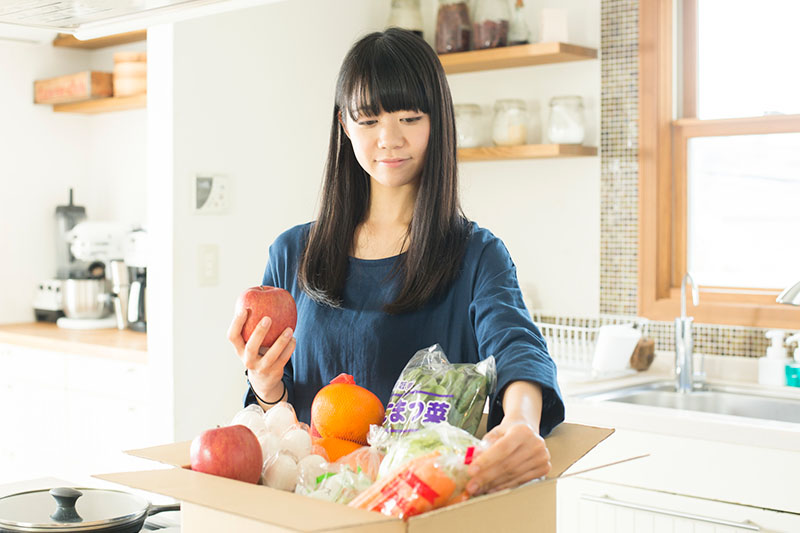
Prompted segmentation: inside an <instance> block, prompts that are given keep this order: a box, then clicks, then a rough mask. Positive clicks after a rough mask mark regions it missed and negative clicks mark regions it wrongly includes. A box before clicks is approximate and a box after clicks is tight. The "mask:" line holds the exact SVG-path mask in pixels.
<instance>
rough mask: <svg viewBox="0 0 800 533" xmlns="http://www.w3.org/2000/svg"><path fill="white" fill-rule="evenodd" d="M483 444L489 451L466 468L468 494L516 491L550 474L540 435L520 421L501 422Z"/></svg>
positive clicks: (547, 457) (489, 433) (545, 449)
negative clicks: (469, 478) (470, 477)
mask: <svg viewBox="0 0 800 533" xmlns="http://www.w3.org/2000/svg"><path fill="white" fill-rule="evenodd" d="M483 440H485V441H488V442H489V443H490V445H489V447H488V448H487V449H486V450H485V451H483V453H480V454H478V455H477V456H476V458H475V460H474V461H473V463H472V464H471V465H470V467H469V470H468V472H469V474H470V475H471V476H472V479H471V480H470V482H469V483H468V484H467V491H468V492H469V493H470V494H472V495H476V494H483V493H487V492H495V491H498V490H503V489H508V488H512V487H516V486H518V485H520V484H522V483H525V482H527V481H530V480H532V479H537V478H540V477H542V476H545V475H547V473H548V472H550V452H549V451H548V450H547V445H546V444H545V442H544V439H543V438H542V437H541V436H540V435H539V432H538V431H537V430H536V429H534V428H533V427H532V426H531V425H530V424H527V423H526V422H525V421H523V420H509V419H508V418H504V419H503V421H502V422H501V423H500V424H499V425H498V426H497V427H495V428H494V429H492V430H491V431H490V432H488V433H487V434H486V435H485V436H484V438H483Z"/></svg>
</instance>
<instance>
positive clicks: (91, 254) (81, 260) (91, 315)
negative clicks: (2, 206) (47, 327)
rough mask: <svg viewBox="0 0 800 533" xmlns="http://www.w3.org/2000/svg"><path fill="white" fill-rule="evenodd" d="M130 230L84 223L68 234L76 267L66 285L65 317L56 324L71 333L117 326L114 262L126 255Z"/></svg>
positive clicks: (105, 224) (115, 224)
mask: <svg viewBox="0 0 800 533" xmlns="http://www.w3.org/2000/svg"><path fill="white" fill-rule="evenodd" d="M126 231H127V229H126V227H125V226H124V225H123V224H120V223H117V222H96V221H86V222H80V223H78V224H76V225H75V227H74V228H72V229H71V230H69V231H68V232H67V234H66V240H67V242H68V243H69V245H70V248H69V249H70V252H71V253H72V255H73V256H74V257H75V259H76V260H77V261H78V263H76V265H78V264H80V265H81V268H78V267H77V266H74V267H73V268H72V269H71V272H70V277H69V279H66V280H64V282H63V290H62V294H63V305H64V313H65V315H66V316H65V317H62V318H59V319H58V320H57V321H56V324H57V325H58V326H59V327H62V328H68V329H101V328H113V327H115V326H116V325H117V320H116V317H115V316H110V315H111V313H112V305H111V302H112V299H111V290H112V287H111V282H110V280H109V279H108V277H109V276H108V275H107V271H109V272H110V270H111V268H110V265H111V262H112V261H114V260H121V259H122V256H123V254H124V248H123V246H124V242H125V234H126Z"/></svg>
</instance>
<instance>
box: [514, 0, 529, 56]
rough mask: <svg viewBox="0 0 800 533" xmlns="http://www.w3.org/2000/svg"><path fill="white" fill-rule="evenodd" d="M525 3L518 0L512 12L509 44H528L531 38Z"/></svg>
mask: <svg viewBox="0 0 800 533" xmlns="http://www.w3.org/2000/svg"><path fill="white" fill-rule="evenodd" d="M524 8H525V4H523V2H522V0H517V3H516V4H515V5H514V10H513V11H512V13H511V22H510V23H509V25H508V46H516V45H518V44H528V43H529V42H530V40H531V30H530V28H529V27H528V23H527V22H525V12H524V11H525V9H524Z"/></svg>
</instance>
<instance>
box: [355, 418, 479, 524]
mask: <svg viewBox="0 0 800 533" xmlns="http://www.w3.org/2000/svg"><path fill="white" fill-rule="evenodd" d="M485 446H486V445H485V444H484V443H482V442H481V441H479V440H478V439H476V438H475V437H473V436H472V435H470V434H469V433H467V432H466V431H464V430H461V429H458V428H453V427H452V426H450V425H449V424H446V423H445V424H437V425H434V426H430V427H428V428H425V429H422V430H420V431H418V432H415V433H414V434H412V435H408V436H405V437H403V438H401V439H395V441H394V442H393V444H392V446H391V448H390V450H389V454H387V455H386V457H385V458H384V461H383V463H381V470H383V466H384V464H386V465H391V469H390V470H389V471H388V472H387V473H386V475H383V476H379V478H378V481H377V482H375V483H374V484H373V485H372V486H370V487H369V488H368V489H366V490H365V491H363V492H361V493H360V494H359V495H358V496H356V497H355V498H354V499H353V500H352V501H351V502H350V503H349V504H348V505H350V506H351V507H355V508H358V509H366V510H368V511H377V512H380V513H383V514H385V515H388V516H394V517H397V518H402V519H404V520H405V519H408V518H410V517H412V516H414V515H418V514H421V513H424V512H427V511H430V510H433V509H438V508H440V507H444V506H446V505H450V504H452V503H456V502H461V501H464V500H466V499H468V498H469V494H468V493H467V492H466V490H465V487H466V485H467V482H468V481H469V479H470V476H469V473H468V471H467V468H468V466H469V464H470V463H471V462H472V459H473V457H475V456H476V455H477V453H480V452H481V451H482V450H483V449H484V448H485Z"/></svg>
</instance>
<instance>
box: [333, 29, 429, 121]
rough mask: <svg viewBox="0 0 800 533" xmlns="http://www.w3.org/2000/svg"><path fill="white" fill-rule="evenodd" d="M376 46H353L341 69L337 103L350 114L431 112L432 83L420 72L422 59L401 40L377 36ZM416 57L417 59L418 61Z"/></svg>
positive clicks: (354, 115) (375, 114)
mask: <svg viewBox="0 0 800 533" xmlns="http://www.w3.org/2000/svg"><path fill="white" fill-rule="evenodd" d="M374 44H375V46H369V47H366V46H364V47H360V49H359V48H357V49H355V50H353V52H354V53H353V54H352V56H351V57H350V58H348V59H350V61H349V65H347V67H346V68H345V69H343V71H342V78H341V80H340V84H339V87H338V94H337V100H336V103H337V105H338V106H339V107H340V109H342V110H344V111H346V112H347V113H348V114H349V115H350V118H352V119H353V120H356V119H357V118H358V117H360V116H377V115H378V114H380V113H381V112H382V111H385V112H387V113H393V112H395V111H407V110H412V111H421V112H423V113H427V114H430V110H431V107H432V105H431V101H430V96H429V95H430V94H431V92H432V91H431V90H430V89H431V87H428V85H429V83H425V80H424V79H423V77H422V76H421V75H420V74H421V73H422V72H425V71H426V69H425V68H423V65H420V64H415V63H419V62H420V59H419V58H418V57H415V56H414V55H413V54H412V55H409V54H408V52H407V51H406V50H404V49H400V48H399V47H398V46H397V44H398V43H387V42H386V41H385V40H382V39H380V38H377V40H376V42H375V43H374ZM415 60H416V61H415Z"/></svg>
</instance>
